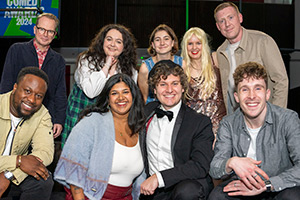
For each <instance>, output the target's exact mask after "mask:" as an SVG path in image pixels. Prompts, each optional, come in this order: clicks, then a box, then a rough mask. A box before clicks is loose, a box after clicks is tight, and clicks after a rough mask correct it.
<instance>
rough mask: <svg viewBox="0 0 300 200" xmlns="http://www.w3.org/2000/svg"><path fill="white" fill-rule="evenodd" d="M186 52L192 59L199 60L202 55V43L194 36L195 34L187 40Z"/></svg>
mask: <svg viewBox="0 0 300 200" xmlns="http://www.w3.org/2000/svg"><path fill="white" fill-rule="evenodd" d="M187 52H188V55H189V57H190V59H192V60H199V59H200V58H201V55H202V43H201V41H200V40H199V38H197V37H196V36H195V34H193V35H192V37H191V38H190V39H189V40H188V41H187Z"/></svg>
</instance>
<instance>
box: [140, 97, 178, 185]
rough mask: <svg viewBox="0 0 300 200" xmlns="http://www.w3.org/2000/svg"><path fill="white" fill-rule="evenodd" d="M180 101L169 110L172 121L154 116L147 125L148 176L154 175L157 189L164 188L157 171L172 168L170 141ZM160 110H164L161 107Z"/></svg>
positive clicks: (165, 117)
mask: <svg viewBox="0 0 300 200" xmlns="http://www.w3.org/2000/svg"><path fill="white" fill-rule="evenodd" d="M181 103H182V102H181V101H180V102H179V103H178V104H177V105H176V106H174V107H173V108H171V109H169V110H168V111H172V112H173V119H172V120H171V121H169V119H168V117H167V116H164V117H162V118H157V116H156V115H154V116H153V119H152V121H151V123H150V125H149V128H148V133H147V139H146V142H147V153H148V163H149V173H150V175H153V174H156V176H157V178H158V184H159V185H158V187H160V188H161V187H164V186H165V183H164V180H163V178H162V175H161V174H160V172H159V171H162V170H166V169H170V168H173V167H174V162H173V157H172V149H171V139H172V134H173V129H174V126H175V121H176V118H177V115H178V112H179V110H180V107H181ZM161 109H163V110H164V108H163V107H161Z"/></svg>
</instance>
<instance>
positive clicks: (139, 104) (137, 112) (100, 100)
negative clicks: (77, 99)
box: [79, 73, 145, 135]
mask: <svg viewBox="0 0 300 200" xmlns="http://www.w3.org/2000/svg"><path fill="white" fill-rule="evenodd" d="M120 82H124V83H125V84H126V85H127V86H128V87H129V88H130V91H131V95H132V105H131V108H130V110H129V115H128V125H129V128H130V129H131V131H132V135H133V134H135V133H138V132H139V131H140V130H141V128H142V127H143V125H144V122H145V116H144V101H143V98H142V94H141V92H140V89H139V88H138V86H137V85H136V84H135V82H134V81H133V80H132V79H131V78H130V77H129V76H128V75H126V74H122V73H119V74H115V75H113V76H111V77H110V78H109V79H108V81H107V82H106V84H105V86H104V88H103V90H102V92H101V93H100V95H99V96H98V97H97V100H96V103H95V104H94V105H91V106H89V107H87V108H85V109H84V110H83V111H82V112H81V113H80V115H79V120H80V119H82V118H83V117H84V116H87V115H88V114H90V113H91V112H98V113H100V114H101V113H106V112H108V111H109V93H110V91H111V89H112V87H113V86H114V85H115V84H117V83H120Z"/></svg>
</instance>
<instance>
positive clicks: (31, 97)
mask: <svg viewBox="0 0 300 200" xmlns="http://www.w3.org/2000/svg"><path fill="white" fill-rule="evenodd" d="M46 91H47V84H46V82H45V81H44V80H43V79H42V78H40V77H38V76H35V75H32V74H26V75H25V76H24V77H23V79H22V80H20V81H19V83H18V84H17V83H15V85H14V88H13V91H12V96H11V102H10V112H11V113H12V114H13V115H14V116H15V117H23V118H25V119H28V118H30V117H31V116H32V115H33V114H34V113H35V112H37V111H38V110H39V109H40V108H41V106H42V102H43V99H44V96H45V94H46Z"/></svg>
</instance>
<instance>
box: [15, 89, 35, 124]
mask: <svg viewBox="0 0 300 200" xmlns="http://www.w3.org/2000/svg"><path fill="white" fill-rule="evenodd" d="M13 106H14V107H15V109H16V111H17V113H18V116H19V117H20V118H23V119H25V120H27V119H29V118H30V117H31V116H32V115H33V114H34V113H35V112H36V110H32V112H30V113H29V114H27V115H26V114H24V113H22V111H21V103H20V104H18V103H17V102H16V101H15V94H13Z"/></svg>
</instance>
